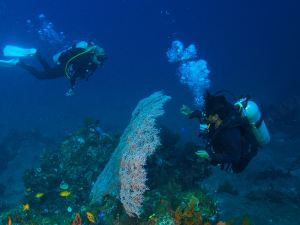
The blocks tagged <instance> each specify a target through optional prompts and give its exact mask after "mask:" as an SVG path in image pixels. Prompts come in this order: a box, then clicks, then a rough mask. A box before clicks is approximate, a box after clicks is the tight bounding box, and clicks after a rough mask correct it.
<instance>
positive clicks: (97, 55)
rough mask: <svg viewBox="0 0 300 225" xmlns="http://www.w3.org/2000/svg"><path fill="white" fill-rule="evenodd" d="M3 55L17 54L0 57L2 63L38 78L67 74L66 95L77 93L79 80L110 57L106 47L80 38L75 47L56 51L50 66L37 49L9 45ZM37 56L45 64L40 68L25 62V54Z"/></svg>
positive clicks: (45, 78)
mask: <svg viewBox="0 0 300 225" xmlns="http://www.w3.org/2000/svg"><path fill="white" fill-rule="evenodd" d="M3 53H4V56H9V57H14V58H13V59H10V60H0V66H4V67H11V66H15V65H17V66H20V67H21V68H23V69H25V70H26V71H28V72H29V73H31V74H32V75H33V76H34V77H36V78H37V79H39V80H48V79H56V78H60V77H64V76H65V77H66V78H67V79H68V80H69V81H70V88H69V90H68V91H67V93H66V95H67V96H71V95H73V94H74V87H75V85H76V83H77V81H78V80H82V79H84V80H88V78H89V77H90V76H91V75H93V73H94V72H95V71H96V69H97V68H98V67H99V66H102V65H103V63H104V61H105V60H106V58H107V56H106V53H105V51H104V49H103V48H101V47H99V46H98V45H96V44H94V43H93V42H86V41H80V42H77V43H75V44H74V45H73V46H71V47H69V48H67V49H65V50H63V51H61V52H59V53H57V54H55V55H54V56H53V61H54V63H55V65H54V66H53V67H51V66H50V65H49V64H48V62H47V61H46V60H45V59H44V58H43V57H42V56H41V54H40V52H39V51H38V50H36V49H34V48H31V49H24V48H20V47H16V46H11V45H7V46H6V47H5V48H4V50H3ZM26 56H35V57H36V58H37V59H38V61H39V63H40V64H41V65H42V67H43V70H42V71H40V70H38V69H37V68H36V67H34V66H32V65H29V64H27V63H25V62H24V60H23V57H26Z"/></svg>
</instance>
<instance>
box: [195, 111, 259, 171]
mask: <svg viewBox="0 0 300 225" xmlns="http://www.w3.org/2000/svg"><path fill="white" fill-rule="evenodd" d="M230 111H231V110H230ZM190 118H199V119H201V112H200V111H198V110H196V111H194V112H193V113H192V115H191V116H190ZM222 121H223V122H222V124H221V125H220V126H219V127H218V128H217V129H215V128H214V127H213V126H211V127H210V128H209V130H208V133H207V134H206V135H205V136H204V137H205V139H206V140H207V146H206V151H207V153H208V155H209V157H210V159H211V161H210V162H211V164H212V165H214V166H216V165H221V169H224V170H232V171H233V172H235V173H239V172H242V171H243V170H244V169H245V168H246V167H247V165H248V164H249V162H250V160H251V159H252V158H253V157H254V156H255V155H256V154H257V150H258V144H257V142H256V140H255V138H254V136H253V134H252V133H251V131H250V128H249V126H248V124H247V122H246V121H244V120H243V119H241V118H240V116H239V115H238V114H237V113H235V112H234V111H231V114H230V115H228V116H227V118H224V119H223V120H222Z"/></svg>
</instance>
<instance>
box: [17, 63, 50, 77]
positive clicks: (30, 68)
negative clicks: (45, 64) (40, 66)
mask: <svg viewBox="0 0 300 225" xmlns="http://www.w3.org/2000/svg"><path fill="white" fill-rule="evenodd" d="M17 65H18V66H20V67H21V68H23V69H24V70H26V71H28V72H29V73H31V74H32V75H33V76H35V77H36V78H37V79H39V80H44V79H47V76H46V73H45V72H44V71H39V70H37V69H36V68H35V67H33V66H31V65H28V64H26V63H24V62H23V61H20V62H19V63H18V64H17Z"/></svg>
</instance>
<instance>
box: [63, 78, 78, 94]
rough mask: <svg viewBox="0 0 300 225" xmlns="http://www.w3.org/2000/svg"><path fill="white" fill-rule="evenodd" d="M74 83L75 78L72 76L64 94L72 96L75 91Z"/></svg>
mask: <svg viewBox="0 0 300 225" xmlns="http://www.w3.org/2000/svg"><path fill="white" fill-rule="evenodd" d="M75 85H76V78H74V77H72V78H71V79H70V88H69V89H68V91H67V92H66V94H65V95H66V96H73V95H74V94H75V92H74V89H75Z"/></svg>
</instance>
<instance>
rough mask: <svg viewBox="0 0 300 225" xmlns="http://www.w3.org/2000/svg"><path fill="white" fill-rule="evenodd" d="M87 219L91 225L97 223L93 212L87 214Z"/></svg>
mask: <svg viewBox="0 0 300 225" xmlns="http://www.w3.org/2000/svg"><path fill="white" fill-rule="evenodd" d="M86 217H87V219H88V221H90V222H91V223H96V220H95V216H94V214H93V213H91V212H86Z"/></svg>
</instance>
